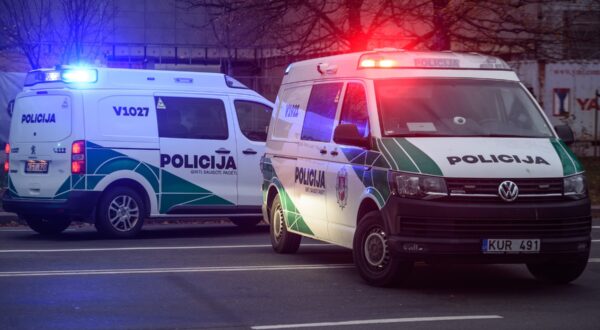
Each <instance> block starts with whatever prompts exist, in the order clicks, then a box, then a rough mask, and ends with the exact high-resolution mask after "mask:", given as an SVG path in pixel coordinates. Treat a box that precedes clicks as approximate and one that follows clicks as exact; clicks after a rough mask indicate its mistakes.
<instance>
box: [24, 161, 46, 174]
mask: <svg viewBox="0 0 600 330" xmlns="http://www.w3.org/2000/svg"><path fill="white" fill-rule="evenodd" d="M25 173H48V162H47V161H45V160H28V161H27V162H26V163H25Z"/></svg>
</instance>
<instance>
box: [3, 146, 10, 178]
mask: <svg viewBox="0 0 600 330" xmlns="http://www.w3.org/2000/svg"><path fill="white" fill-rule="evenodd" d="M4 153H5V154H6V157H5V158H4V172H5V173H8V170H9V169H10V159H9V157H10V144H8V143H7V144H6V146H5V147H4Z"/></svg>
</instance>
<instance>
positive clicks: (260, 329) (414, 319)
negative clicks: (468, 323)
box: [252, 315, 503, 330]
mask: <svg viewBox="0 0 600 330" xmlns="http://www.w3.org/2000/svg"><path fill="white" fill-rule="evenodd" d="M502 318H503V317H502V316H500V315H464V316H434V317H405V318H397V319H378V320H355V321H342V322H321V323H299V324H279V325H261V326H253V327H252V329H255V330H268V329H289V328H315V327H339V326H351V325H365V324H389V323H409V322H434V321H460V320H489V319H502Z"/></svg>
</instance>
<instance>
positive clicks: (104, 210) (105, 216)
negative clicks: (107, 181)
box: [96, 187, 146, 238]
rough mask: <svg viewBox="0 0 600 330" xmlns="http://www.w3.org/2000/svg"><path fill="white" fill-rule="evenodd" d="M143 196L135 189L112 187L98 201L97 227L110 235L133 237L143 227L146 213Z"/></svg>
mask: <svg viewBox="0 0 600 330" xmlns="http://www.w3.org/2000/svg"><path fill="white" fill-rule="evenodd" d="M145 214H146V213H145V209H144V204H143V203H142V198H141V197H140V195H139V194H138V193H137V192H136V191H135V190H133V189H131V188H128V187H117V188H113V189H110V190H109V191H107V192H106V193H104V195H103V196H102V198H101V199H100V202H99V203H98V213H97V218H96V229H98V231H99V232H100V233H102V234H104V235H106V236H110V237H118V238H125V237H133V236H135V235H137V234H138V233H139V232H140V230H141V229H142V225H143V223H144V215H145Z"/></svg>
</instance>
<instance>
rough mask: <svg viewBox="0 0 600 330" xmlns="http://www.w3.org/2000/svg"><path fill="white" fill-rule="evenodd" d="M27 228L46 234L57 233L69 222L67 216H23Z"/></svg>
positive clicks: (67, 225) (65, 227)
mask: <svg viewBox="0 0 600 330" xmlns="http://www.w3.org/2000/svg"><path fill="white" fill-rule="evenodd" d="M23 218H24V219H25V221H26V222H27V225H29V228H31V229H33V230H34V231H36V232H37V233H39V234H41V235H46V236H52V235H58V234H60V233H62V232H63V231H64V230H65V229H67V227H69V225H70V224H71V219H69V218H59V217H40V216H29V215H28V216H23Z"/></svg>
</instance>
